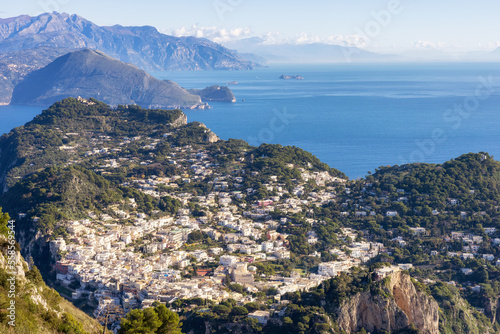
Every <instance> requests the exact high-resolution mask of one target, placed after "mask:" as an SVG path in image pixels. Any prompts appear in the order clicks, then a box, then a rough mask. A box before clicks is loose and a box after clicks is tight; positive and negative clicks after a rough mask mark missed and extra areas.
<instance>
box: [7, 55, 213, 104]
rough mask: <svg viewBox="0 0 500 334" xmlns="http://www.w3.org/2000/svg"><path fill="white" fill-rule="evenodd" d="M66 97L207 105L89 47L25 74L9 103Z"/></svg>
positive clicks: (177, 88) (44, 101)
mask: <svg viewBox="0 0 500 334" xmlns="http://www.w3.org/2000/svg"><path fill="white" fill-rule="evenodd" d="M68 96H71V97H78V96H84V97H93V98H98V99H100V100H101V101H104V102H105V103H108V104H114V105H117V104H137V105H140V106H141V107H146V108H186V109H205V108H206V107H207V105H206V104H204V103H202V101H201V98H200V97H199V96H197V95H193V94H191V93H189V92H188V91H186V90H185V89H183V88H181V87H179V85H177V84H176V83H175V82H172V81H162V80H158V79H156V78H154V77H152V76H151V75H149V74H147V73H146V72H145V71H143V70H141V69H139V68H137V67H136V66H133V65H130V64H126V63H123V62H121V61H119V60H116V59H113V58H111V57H109V56H107V55H105V54H103V53H101V52H97V51H92V50H88V49H87V50H82V51H76V52H72V53H69V54H66V55H64V56H62V57H59V58H57V59H56V60H55V61H53V62H52V63H50V64H49V65H47V66H45V67H44V68H42V69H40V70H37V71H34V72H32V73H30V74H29V75H27V76H26V78H25V79H24V80H23V81H22V82H20V83H19V84H18V85H17V86H16V87H15V88H14V92H13V95H12V102H11V103H12V104H28V105H42V106H49V105H50V104H52V103H54V102H57V101H59V100H61V99H63V98H66V97H68Z"/></svg>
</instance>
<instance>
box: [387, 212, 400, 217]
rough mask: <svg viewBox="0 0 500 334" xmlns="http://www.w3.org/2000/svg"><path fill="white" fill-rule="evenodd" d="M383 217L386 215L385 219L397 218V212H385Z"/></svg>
mask: <svg viewBox="0 0 500 334" xmlns="http://www.w3.org/2000/svg"><path fill="white" fill-rule="evenodd" d="M385 215H386V216H387V217H395V216H397V215H398V212H397V211H387V212H386V213H385Z"/></svg>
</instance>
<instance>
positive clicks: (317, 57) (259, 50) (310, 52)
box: [224, 37, 398, 63]
mask: <svg viewBox="0 0 500 334" xmlns="http://www.w3.org/2000/svg"><path fill="white" fill-rule="evenodd" d="M224 45H225V46H226V47H228V48H230V49H233V50H237V51H238V52H241V53H250V54H254V55H256V56H258V57H262V58H264V59H266V60H267V61H269V62H290V63H293V62H296V63H333V62H377V61H390V60H397V59H398V57H397V56H394V55H382V54H378V53H373V52H369V51H364V50H362V49H359V48H356V47H346V46H340V45H329V44H323V43H312V44H298V45H297V44H269V43H267V42H266V41H265V40H264V39H262V38H260V37H251V38H246V39H240V40H236V41H231V42H227V43H225V44H224Z"/></svg>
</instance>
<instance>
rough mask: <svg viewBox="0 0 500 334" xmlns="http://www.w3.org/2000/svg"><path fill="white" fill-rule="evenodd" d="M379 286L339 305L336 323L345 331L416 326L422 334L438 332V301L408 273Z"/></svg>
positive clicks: (390, 277) (400, 274) (384, 329)
mask: <svg viewBox="0 0 500 334" xmlns="http://www.w3.org/2000/svg"><path fill="white" fill-rule="evenodd" d="M380 286H381V288H380V290H378V291H374V290H373V289H372V290H371V291H367V292H361V293H358V294H356V295H355V296H354V297H352V298H350V299H348V300H346V301H345V302H344V303H343V304H342V305H341V306H340V308H339V310H338V313H337V316H338V320H337V322H338V324H339V326H340V328H341V329H342V330H344V331H346V332H348V333H353V332H358V331H360V330H361V329H362V328H364V329H365V330H367V331H368V332H374V331H378V332H381V331H388V332H393V331H397V330H400V329H404V328H407V327H410V326H411V325H412V324H413V326H415V327H416V328H417V329H418V330H419V332H421V333H423V334H438V333H439V306H438V304H437V302H436V301H435V300H433V298H432V297H430V296H428V295H427V294H426V293H424V292H421V291H418V290H417V289H416V288H415V285H414V284H413V282H412V280H411V278H410V276H409V275H408V274H406V273H404V272H396V273H393V274H392V275H390V276H388V277H387V278H386V279H384V281H383V282H381V283H380Z"/></svg>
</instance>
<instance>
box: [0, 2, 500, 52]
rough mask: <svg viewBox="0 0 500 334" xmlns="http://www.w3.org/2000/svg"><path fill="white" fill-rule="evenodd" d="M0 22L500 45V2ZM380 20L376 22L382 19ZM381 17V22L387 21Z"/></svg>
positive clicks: (126, 9) (417, 44)
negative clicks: (85, 22)
mask: <svg viewBox="0 0 500 334" xmlns="http://www.w3.org/2000/svg"><path fill="white" fill-rule="evenodd" d="M2 2H3V4H2V6H1V8H0V17H3V18H5V17H10V16H17V15H21V14H29V15H38V14H40V13H43V12H46V11H53V10H56V11H59V12H66V13H70V14H78V15H80V16H83V17H85V18H87V19H89V20H91V21H93V22H94V23H96V24H98V25H113V24H122V25H151V26H155V27H157V28H158V29H159V30H160V31H162V32H164V33H169V34H177V35H186V34H196V35H198V36H199V37H207V38H211V39H215V40H216V41H219V42H223V41H225V40H228V39H234V38H241V37H247V36H267V39H269V41H270V42H273V41H288V42H294V43H308V42H314V41H318V42H327V43H331V44H349V45H357V46H360V47H364V48H366V49H369V50H376V51H393V50H402V49H411V48H423V49H426V48H443V49H446V50H457V51H472V50H485V49H486V50H487V49H493V48H495V47H496V46H500V19H499V17H498V16H499V14H500V1H498V0H476V1H471V0H383V1H379V0H316V1H297V0H286V1H285V0H184V1H182V0H176V1H172V0H119V1H118V0H85V1H84V0H17V1H7V0H2ZM376 13H379V15H378V21H377V18H376V17H377V15H375V14H376ZM382 14H383V15H382Z"/></svg>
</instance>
